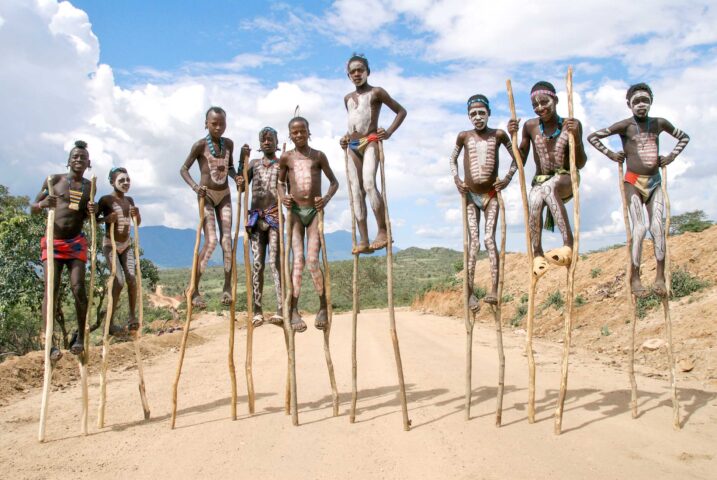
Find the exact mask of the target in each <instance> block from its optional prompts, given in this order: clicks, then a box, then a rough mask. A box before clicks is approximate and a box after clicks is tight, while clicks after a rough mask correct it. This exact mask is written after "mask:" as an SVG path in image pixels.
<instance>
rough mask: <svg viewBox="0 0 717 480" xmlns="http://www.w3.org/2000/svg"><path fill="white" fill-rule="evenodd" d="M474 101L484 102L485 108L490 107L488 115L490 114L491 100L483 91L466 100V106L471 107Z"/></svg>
mask: <svg viewBox="0 0 717 480" xmlns="http://www.w3.org/2000/svg"><path fill="white" fill-rule="evenodd" d="M474 103H482V104H483V105H485V108H487V109H488V115H490V101H488V97H486V96H485V95H483V94H482V93H478V94H476V95H473V96H472V97H471V98H469V99H468V102H466V106H467V107H468V108H470V107H471V105H473V104H474Z"/></svg>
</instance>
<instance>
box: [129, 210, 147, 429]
mask: <svg viewBox="0 0 717 480" xmlns="http://www.w3.org/2000/svg"><path fill="white" fill-rule="evenodd" d="M132 222H133V223H134V258H135V265H136V270H135V271H136V274H135V276H136V277H137V303H138V305H139V328H138V329H137V331H136V332H135V333H134V335H133V339H132V340H133V341H132V343H133V344H134V356H135V358H136V359H137V372H138V373H139V386H138V388H139V398H140V400H141V401H142V412H143V413H144V419H145V420H149V415H150V411H149V402H148V401H147V390H146V388H145V385H144V366H143V365H142V352H141V351H140V348H139V342H140V341H141V340H142V328H143V327H144V304H143V303H142V267H141V265H140V259H139V256H140V252H139V225H137V219H136V218H134V217H132Z"/></svg>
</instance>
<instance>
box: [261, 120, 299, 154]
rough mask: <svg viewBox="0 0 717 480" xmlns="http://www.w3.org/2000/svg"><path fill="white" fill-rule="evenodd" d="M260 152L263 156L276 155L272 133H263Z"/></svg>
mask: <svg viewBox="0 0 717 480" xmlns="http://www.w3.org/2000/svg"><path fill="white" fill-rule="evenodd" d="M302 123H303V122H302ZM261 151H262V152H263V153H264V154H265V155H271V154H275V153H276V137H275V136H274V134H273V133H271V132H264V137H263V138H262V139H261Z"/></svg>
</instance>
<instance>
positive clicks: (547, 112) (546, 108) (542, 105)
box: [530, 81, 558, 121]
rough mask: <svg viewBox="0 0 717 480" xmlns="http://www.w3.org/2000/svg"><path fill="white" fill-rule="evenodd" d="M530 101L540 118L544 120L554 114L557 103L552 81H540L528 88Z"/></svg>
mask: <svg viewBox="0 0 717 480" xmlns="http://www.w3.org/2000/svg"><path fill="white" fill-rule="evenodd" d="M530 102H531V103H532V104H533V111H534V112H535V114H536V115H538V117H540V119H541V120H543V121H545V120H548V119H550V118H551V117H552V116H553V115H555V108H556V106H557V104H558V95H557V93H555V87H554V86H553V84H552V83H550V82H546V81H540V82H538V83H536V84H535V85H533V88H531V89H530Z"/></svg>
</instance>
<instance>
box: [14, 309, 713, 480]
mask: <svg viewBox="0 0 717 480" xmlns="http://www.w3.org/2000/svg"><path fill="white" fill-rule="evenodd" d="M350 321H351V317H350V315H346V314H344V315H337V316H336V317H335V318H334V329H333V332H332V347H333V348H332V353H333V360H334V364H335V367H336V376H337V381H338V386H339V390H340V392H341V408H340V416H339V417H336V418H334V417H332V416H331V413H332V412H331V395H330V389H329V382H328V375H327V373H326V366H325V363H324V355H323V350H322V346H321V345H322V336H321V335H320V334H319V333H318V332H317V331H316V330H314V329H313V327H310V328H309V330H308V331H307V332H306V333H303V334H300V335H297V371H298V373H297V377H298V399H299V420H300V422H301V426H299V427H293V426H292V425H291V421H290V417H288V416H286V415H285V414H284V411H283V405H284V385H285V381H286V377H285V375H286V357H285V351H284V341H283V335H282V332H281V330H280V329H278V328H276V327H272V326H264V327H261V328H259V329H257V330H256V331H255V344H254V352H255V355H254V372H255V373H254V376H255V387H256V392H257V396H256V414H255V415H254V416H249V415H248V411H247V405H246V385H245V382H244V375H243V372H244V352H245V347H244V345H245V339H246V336H245V331H243V330H242V331H240V332H239V334H238V336H237V339H238V351H239V355H238V358H239V361H238V363H237V365H238V372H237V373H238V377H239V385H240V397H239V402H240V403H239V412H240V418H239V419H238V421H236V422H232V421H231V420H230V419H229V413H230V412H229V379H228V372H227V359H226V352H227V335H226V324H225V322H226V321H225V320H224V319H222V318H212V317H207V318H204V319H202V320H200V321H196V322H193V325H192V329H193V331H194V333H196V334H198V335H200V336H202V337H205V339H206V341H205V342H203V343H201V342H200V343H199V344H198V345H196V346H193V347H191V348H189V349H188V350H187V356H186V359H185V363H184V370H183V374H182V379H181V383H180V395H179V412H178V418H177V428H176V429H175V430H170V428H169V413H170V395H171V384H172V380H173V377H174V372H175V368H176V361H177V355H178V354H177V352H176V350H175V351H170V352H168V353H166V354H163V355H159V356H155V357H153V358H151V359H150V360H149V361H148V362H147V363H146V364H145V378H146V383H147V390H148V394H149V401H150V406H151V408H152V418H151V420H149V421H144V420H142V409H141V405H140V401H139V395H138V392H137V373H136V370H135V369H134V368H133V367H132V366H131V365H129V366H125V367H122V368H119V369H116V370H113V371H111V372H110V374H109V382H110V383H109V386H108V404H107V405H108V406H107V417H106V421H107V427H106V428H104V429H103V430H98V429H97V428H95V426H94V422H95V421H96V408H97V399H98V397H97V392H98V388H97V386H98V378H97V377H96V376H94V377H93V378H92V379H91V385H90V388H91V391H90V394H91V405H90V406H91V416H90V419H91V434H90V435H89V436H87V437H82V436H80V435H79V413H80V389H79V387H78V386H72V387H69V388H65V389H64V390H61V391H56V392H53V393H52V395H51V397H50V406H49V422H48V426H47V438H48V442H47V443H45V444H40V443H38V442H37V428H38V417H39V415H38V413H39V405H40V392H39V390H33V391H31V392H30V393H29V394H28V395H27V396H26V398H24V399H18V400H15V401H13V402H12V403H11V404H10V405H7V406H4V407H1V408H0V425H2V427H1V428H2V433H1V434H0V465H2V476H3V477H5V478H13V479H17V478H59V477H62V478H89V477H92V478H95V479H96V478H155V479H158V478H247V479H248V478H252V479H271V478H280V479H289V478H290V479H318V478H327V479H329V478H331V479H335V478H341V479H349V478H372V479H374V478H401V479H420V478H431V479H443V478H451V479H498V478H500V479H516V478H536V479H542V478H546V479H547V478H550V479H563V478H564V479H577V478H581V479H592V478H595V479H606V478H630V479H643V478H644V479H650V480H655V479H658V478H680V479H684V478H704V479H707V478H715V477H714V472H715V471H717V460H716V459H715V457H714V456H715V455H716V454H717V453H716V452H717V392H715V391H709V390H705V389H704V387H703V386H702V385H699V384H688V383H683V384H681V385H679V387H680V392H679V395H680V400H681V404H682V418H683V423H684V427H683V430H682V431H680V432H675V431H673V430H672V426H671V420H670V419H671V404H670V399H669V392H668V388H667V387H668V385H667V383H666V382H665V381H663V380H658V379H652V378H644V377H638V385H639V388H640V396H639V400H640V402H639V404H640V412H641V415H640V417H639V418H638V419H637V420H633V419H632V418H631V417H630V413H629V411H628V400H629V390H628V388H629V387H628V381H627V375H626V374H625V373H624V372H623V371H621V370H618V369H617V368H613V367H609V366H606V365H604V364H603V363H600V362H598V361H596V360H595V359H594V358H592V356H591V355H590V354H588V353H587V352H576V354H575V355H573V356H572V362H571V370H570V382H569V386H570V391H569V393H568V398H567V401H566V411H565V417H564V421H563V428H564V433H563V435H561V436H555V435H553V410H554V402H555V399H556V396H557V392H556V389H557V387H558V385H559V363H558V362H559V358H560V353H561V346H560V345H556V344H550V343H542V342H538V343H536V351H537V362H538V364H537V365H538V367H537V368H538V371H537V378H538V383H537V395H536V398H537V423H536V424H534V425H529V424H528V423H527V420H526V399H527V390H526V387H527V366H526V359H525V357H524V356H523V353H522V352H523V343H524V338H523V337H521V336H520V335H515V334H512V333H506V334H505V339H504V341H505V345H506V361H507V370H506V395H505V399H504V411H503V426H502V427H501V428H496V427H495V425H494V418H495V417H494V408H495V391H496V388H495V386H496V381H497V380H496V379H497V366H496V364H497V362H496V353H495V347H494V345H495V333H494V331H493V330H492V329H490V328H487V327H486V326H481V325H476V331H475V346H474V367H473V371H474V383H473V385H474V394H473V419H472V420H470V421H468V422H467V421H465V420H464V418H463V372H464V335H465V333H464V329H463V326H462V322H461V321H459V320H457V319H455V318H446V317H438V316H433V315H419V314H417V313H416V312H411V311H408V310H406V311H400V312H398V314H397V322H398V329H399V332H398V333H399V338H400V341H401V349H402V353H403V362H404V369H405V375H406V382H407V387H408V399H409V414H410V417H411V420H412V422H413V429H412V431H410V432H404V431H403V429H402V422H401V409H400V405H399V403H398V397H397V395H396V394H397V391H398V389H397V386H396V383H397V382H396V371H395V366H394V360H393V352H392V349H391V343H390V337H389V333H388V318H387V315H386V312H385V311H367V312H364V313H363V314H362V316H361V323H360V324H359V365H358V367H359V389H360V392H359V403H358V413H357V423H356V424H354V425H351V424H349V421H348V415H347V412H348V406H349V398H350V385H351V377H350V372H351V369H350ZM307 323H308V322H307ZM311 323H313V322H311ZM173 335H176V338H177V344H178V343H179V334H177V333H175V334H173ZM709 472H712V473H709Z"/></svg>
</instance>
